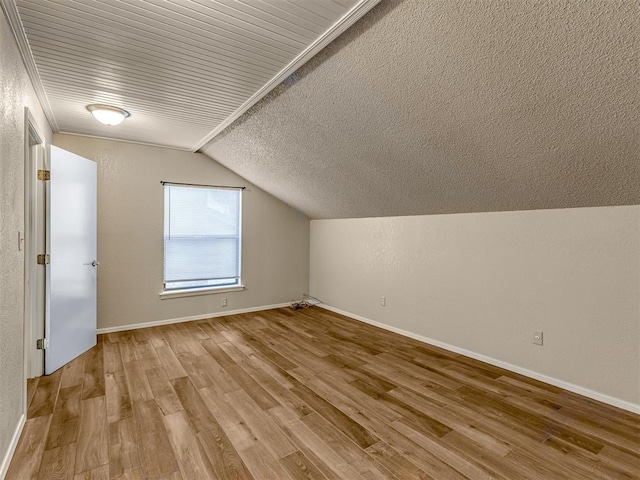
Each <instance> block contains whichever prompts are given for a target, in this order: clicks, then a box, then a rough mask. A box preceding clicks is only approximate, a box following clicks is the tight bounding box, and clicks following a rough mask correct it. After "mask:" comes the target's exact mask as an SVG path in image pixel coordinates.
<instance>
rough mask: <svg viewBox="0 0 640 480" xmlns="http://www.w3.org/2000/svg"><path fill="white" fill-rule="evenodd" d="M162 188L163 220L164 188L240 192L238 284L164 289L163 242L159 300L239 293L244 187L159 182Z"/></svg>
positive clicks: (164, 213)
mask: <svg viewBox="0 0 640 480" xmlns="http://www.w3.org/2000/svg"><path fill="white" fill-rule="evenodd" d="M160 183H161V184H162V186H163V219H164V217H165V215H166V210H165V209H166V204H165V202H164V198H165V195H164V192H165V190H164V188H165V187H167V186H169V187H170V186H178V187H190V188H204V189H209V190H240V196H239V202H240V205H239V211H238V215H239V223H238V283H237V284H231V285H216V286H204V287H192V288H178V289H176V288H174V289H167V288H166V284H165V281H164V280H165V278H164V277H165V272H164V263H165V254H166V252H165V245H164V242H163V246H162V263H163V269H162V290H161V291H160V293H159V296H160V299H161V300H166V299H169V298H181V297H195V296H200V295H210V294H214V293H227V292H239V291H242V290H244V289H245V286H244V284H243V283H242V253H243V248H242V244H243V242H242V239H243V235H242V230H243V229H242V222H243V218H244V211H243V205H244V202H243V198H242V197H243V195H242V193H243V191H244V189H245V187H229V186H221V185H201V184H189V183H172V182H160ZM163 231H164V220H163Z"/></svg>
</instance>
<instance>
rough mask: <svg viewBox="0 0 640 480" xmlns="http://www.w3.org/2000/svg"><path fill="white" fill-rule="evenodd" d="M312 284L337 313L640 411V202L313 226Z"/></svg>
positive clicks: (323, 222)
mask: <svg viewBox="0 0 640 480" xmlns="http://www.w3.org/2000/svg"><path fill="white" fill-rule="evenodd" d="M310 284H311V294H312V295H314V296H316V297H318V298H320V299H321V300H322V301H323V302H324V303H325V304H327V305H329V306H332V307H334V308H338V309H341V310H344V311H346V312H350V313H353V314H356V315H360V316H362V317H365V318H367V319H370V320H373V321H376V322H380V323H383V324H385V325H387V326H389V327H392V328H396V329H401V330H404V331H407V332H410V333H413V334H416V335H420V336H423V337H427V338H429V339H433V340H436V341H439V342H444V343H446V344H449V345H452V346H454V347H458V348H462V349H465V350H467V351H470V352H474V353H476V354H480V355H484V356H487V357H491V358H493V359H496V360H499V361H501V362H507V363H509V364H511V365H513V366H516V367H519V368H523V369H528V370H530V371H533V372H537V373H538V374H541V375H544V376H547V377H551V378H553V379H557V380H559V381H561V382H568V383H570V384H573V385H575V386H578V387H581V388H584V389H588V390H590V391H592V392H597V393H598V394H602V395H607V396H610V397H613V398H614V399H619V400H622V401H623V402H629V403H630V404H635V408H636V409H640V207H639V206H631V207H608V208H607V207H604V208H581V209H562V210H537V211H521V212H504V213H477V214H458V215H433V216H413V217H384V218H366V219H348V220H313V221H312V222H311V280H310ZM382 295H385V296H386V297H387V306H386V307H382V306H380V296H382ZM535 330H542V331H544V346H543V347H539V346H536V345H533V344H532V337H533V332H534V331H535Z"/></svg>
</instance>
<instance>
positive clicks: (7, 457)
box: [0, 413, 27, 480]
mask: <svg viewBox="0 0 640 480" xmlns="http://www.w3.org/2000/svg"><path fill="white" fill-rule="evenodd" d="M26 421H27V419H26V415H25V414H24V413H23V414H22V415H20V420H18V425H16V429H15V431H14V432H13V437H11V443H9V448H8V449H7V452H6V453H5V454H4V458H3V459H2V463H1V464H0V480H4V477H5V476H6V475H7V471H8V470H9V464H10V463H11V459H12V458H13V454H14V453H15V451H16V447H17V446H18V440H20V435H21V434H22V429H23V428H24V424H25V423H26Z"/></svg>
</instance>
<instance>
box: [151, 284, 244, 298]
mask: <svg viewBox="0 0 640 480" xmlns="http://www.w3.org/2000/svg"><path fill="white" fill-rule="evenodd" d="M242 290H244V285H233V286H230V287H207V288H189V289H184V290H167V291H164V292H160V300H167V299H169V298H180V297H195V296H198V295H211V294H212V293H227V292H240V291H242Z"/></svg>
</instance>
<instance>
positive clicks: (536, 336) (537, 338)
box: [533, 332, 543, 345]
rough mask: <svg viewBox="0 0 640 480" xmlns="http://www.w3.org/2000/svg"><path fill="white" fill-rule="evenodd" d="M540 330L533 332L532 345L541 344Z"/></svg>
mask: <svg viewBox="0 0 640 480" xmlns="http://www.w3.org/2000/svg"><path fill="white" fill-rule="evenodd" d="M542 340H543V336H542V332H533V344H534V345H542Z"/></svg>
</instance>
